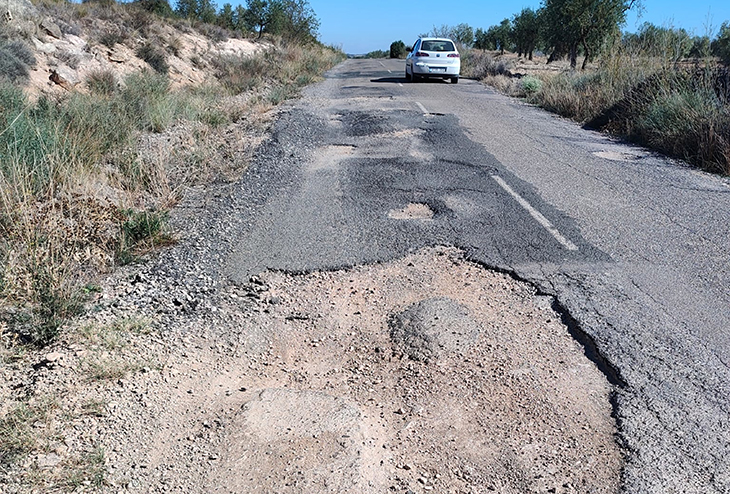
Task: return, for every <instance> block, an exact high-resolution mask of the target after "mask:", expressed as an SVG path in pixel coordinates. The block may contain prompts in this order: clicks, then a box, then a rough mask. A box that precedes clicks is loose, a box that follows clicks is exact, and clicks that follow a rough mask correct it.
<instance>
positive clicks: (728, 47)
mask: <svg viewBox="0 0 730 494" xmlns="http://www.w3.org/2000/svg"><path fill="white" fill-rule="evenodd" d="M636 6H637V0H543V4H542V6H541V7H540V8H538V9H531V8H524V9H522V11H520V12H519V13H518V14H514V15H513V16H512V17H511V18H505V19H503V20H502V21H501V22H500V23H499V24H495V25H492V26H490V27H489V28H487V29H482V28H477V29H476V30H475V29H473V28H472V27H471V26H470V25H468V24H458V25H456V26H441V27H434V28H433V29H432V30H431V31H430V32H429V33H426V34H422V35H421V36H426V35H427V36H437V37H448V38H451V39H453V40H454V41H456V42H457V43H459V44H461V45H462V46H464V47H467V48H472V47H473V48H478V49H482V50H497V51H500V52H502V53H504V52H505V51H510V52H516V53H518V55H519V56H522V55H524V56H526V57H527V58H529V59H530V60H532V59H533V55H534V53H535V52H536V51H540V52H542V53H544V54H546V55H547V56H548V63H550V62H553V61H555V60H558V59H564V58H566V57H567V58H568V59H569V60H570V66H571V67H572V68H576V66H577V61H578V57H579V56H582V57H583V64H582V68H583V69H584V68H585V67H586V64H588V63H589V62H591V61H592V60H594V59H595V57H596V56H597V55H598V54H599V53H600V52H601V50H602V49H604V48H605V47H606V46H607V44H610V43H615V42H616V41H617V40H618V43H619V44H620V46H621V47H623V48H626V49H631V50H634V51H635V52H641V53H645V54H648V55H657V56H665V57H670V58H671V59H673V60H680V59H684V58H688V57H697V58H700V57H705V56H710V55H714V56H717V57H719V58H720V59H722V60H723V61H724V62H725V63H726V64H730V23H729V22H724V23H723V24H722V26H721V27H720V29H719V32H718V34H717V35H716V36H715V37H714V38H712V39H711V38H710V36H693V35H691V34H690V33H688V32H687V31H686V30H685V29H676V28H672V27H659V26H656V25H654V24H651V23H644V24H643V25H642V26H641V28H640V29H639V31H638V32H637V33H635V34H634V33H622V32H621V26H622V25H623V24H624V22H625V20H626V14H627V12H628V11H629V10H631V9H632V8H636ZM391 51H392V50H391Z"/></svg>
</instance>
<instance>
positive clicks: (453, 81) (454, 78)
mask: <svg viewBox="0 0 730 494" xmlns="http://www.w3.org/2000/svg"><path fill="white" fill-rule="evenodd" d="M458 83H459V78H458V77H452V78H451V84H458Z"/></svg>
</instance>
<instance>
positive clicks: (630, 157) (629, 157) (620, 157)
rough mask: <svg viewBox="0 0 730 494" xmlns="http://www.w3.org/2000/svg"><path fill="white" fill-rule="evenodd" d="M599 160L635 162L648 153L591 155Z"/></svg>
mask: <svg viewBox="0 0 730 494" xmlns="http://www.w3.org/2000/svg"><path fill="white" fill-rule="evenodd" d="M593 154H594V155H596V156H598V157H599V158H603V159H607V160H611V161H636V160H640V159H641V158H645V157H646V156H647V154H648V153H641V152H626V151H597V152H595V153H593Z"/></svg>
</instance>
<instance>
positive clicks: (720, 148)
mask: <svg viewBox="0 0 730 494" xmlns="http://www.w3.org/2000/svg"><path fill="white" fill-rule="evenodd" d="M463 58H464V62H465V68H464V72H465V73H466V74H468V75H471V76H472V77H475V78H477V79H479V80H482V81H484V82H485V83H487V84H490V85H492V86H494V87H496V88H497V89H498V90H500V91H501V92H503V93H505V94H508V95H511V96H516V97H523V98H526V99H527V100H528V101H529V102H531V103H533V104H536V105H539V106H541V107H543V108H545V109H546V110H549V111H551V112H554V113H557V114H559V115H562V116H564V117H567V118H571V119H573V120H576V121H578V122H581V123H584V124H586V125H587V126H588V127H590V128H595V129H599V130H606V131H609V132H611V133H613V134H615V135H618V136H621V137H623V138H626V139H628V140H631V141H633V142H636V143H638V144H641V145H644V146H647V147H649V148H652V149H656V150H658V151H661V152H663V153H665V154H667V155H669V156H673V157H678V158H681V159H684V160H686V161H688V162H689V163H691V164H693V165H695V166H697V167H700V168H702V169H703V170H706V171H710V172H714V173H719V174H725V175H730V90H729V89H728V88H729V86H730V75H729V72H728V69H726V68H723V67H721V66H717V65H715V64H714V63H713V62H712V60H705V61H702V60H700V61H698V62H697V63H694V64H687V65H681V64H678V63H666V60H658V59H651V58H646V57H642V58H632V57H622V56H619V55H615V56H608V57H605V58H604V59H603V60H602V61H601V63H600V64H599V65H598V66H597V67H594V68H589V69H587V70H584V71H576V70H562V71H558V70H540V69H539V67H536V66H532V67H531V69H532V70H531V71H530V74H529V75H524V74H523V73H520V72H519V70H518V69H516V68H515V64H516V60H515V59H509V58H506V57H493V56H492V55H491V54H489V53H486V52H482V51H478V50H472V52H471V53H468V54H466V55H465V56H464V57H463Z"/></svg>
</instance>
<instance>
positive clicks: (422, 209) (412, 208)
mask: <svg viewBox="0 0 730 494" xmlns="http://www.w3.org/2000/svg"><path fill="white" fill-rule="evenodd" d="M433 216H434V212H433V209H431V208H430V207H429V206H428V204H421V203H410V204H408V205H407V206H406V207H404V208H403V209H391V210H390V211H388V218H391V219H394V220H431V219H433Z"/></svg>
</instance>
